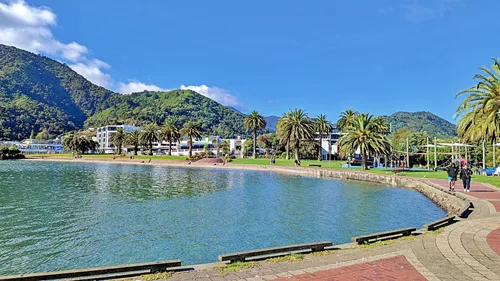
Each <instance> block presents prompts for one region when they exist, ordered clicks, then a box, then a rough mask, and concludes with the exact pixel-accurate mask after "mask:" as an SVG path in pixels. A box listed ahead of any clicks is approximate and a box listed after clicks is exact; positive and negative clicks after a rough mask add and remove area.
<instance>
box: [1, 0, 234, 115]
mask: <svg viewBox="0 0 500 281" xmlns="http://www.w3.org/2000/svg"><path fill="white" fill-rule="evenodd" d="M56 24H57V17H56V14H54V13H53V12H52V11H51V10H50V9H49V8H47V7H35V6H31V5H29V4H28V3H26V1H24V0H13V1H7V2H5V0H0V44H5V45H10V46H15V47H18V48H20V49H23V50H27V51H31V52H34V53H44V54H47V55H51V56H54V57H56V59H61V60H62V61H63V62H68V65H69V67H71V68H72V69H73V70H74V71H76V72H77V73H79V74H80V75H82V76H83V77H85V78H87V79H88V80H89V81H91V82H92V83H94V84H97V85H99V86H102V87H106V88H109V89H113V90H116V91H118V92H119V93H122V94H130V93H133V92H142V91H144V90H149V91H166V90H168V89H163V88H161V87H159V86H156V85H148V84H144V83H142V82H139V81H133V82H129V83H120V82H117V81H114V80H113V78H112V77H111V75H110V74H108V73H106V70H108V69H110V68H111V67H110V65H108V64H107V63H105V62H103V61H101V60H98V59H95V58H91V57H89V56H88V54H89V49H88V48H87V47H86V46H84V45H81V44H79V43H77V42H70V43H68V44H65V43H63V42H60V41H58V40H57V39H56V38H54V35H53V33H52V31H51V28H52V27H54V26H55V25H56ZM181 89H190V90H193V91H196V92H198V93H200V94H202V95H204V96H206V97H208V98H211V99H213V100H215V101H217V102H219V103H221V104H223V105H226V106H238V105H239V104H238V101H237V99H236V97H235V96H233V95H231V94H230V93H229V91H228V90H226V89H222V88H217V87H208V86H207V85H199V86H184V85H182V86H181Z"/></svg>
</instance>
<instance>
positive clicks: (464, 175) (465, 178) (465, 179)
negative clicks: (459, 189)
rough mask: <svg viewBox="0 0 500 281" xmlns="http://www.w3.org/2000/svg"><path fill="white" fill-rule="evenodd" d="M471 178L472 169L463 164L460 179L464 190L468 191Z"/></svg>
mask: <svg viewBox="0 0 500 281" xmlns="http://www.w3.org/2000/svg"><path fill="white" fill-rule="evenodd" d="M471 178H472V170H471V169H470V168H469V167H468V166H467V164H465V165H464V167H463V168H462V170H461V171H460V179H461V180H462V183H463V185H464V192H470V181H471Z"/></svg>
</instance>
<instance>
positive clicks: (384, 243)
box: [359, 235, 415, 249]
mask: <svg viewBox="0 0 500 281" xmlns="http://www.w3.org/2000/svg"><path fill="white" fill-rule="evenodd" d="M413 239H415V236H413V235H409V236H403V237H399V238H397V239H391V240H384V241H377V242H373V243H365V244H362V245H359V247H360V248H364V249H366V248H375V247H378V246H385V245H391V244H394V243H396V242H398V241H408V240H413Z"/></svg>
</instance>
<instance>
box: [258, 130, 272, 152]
mask: <svg viewBox="0 0 500 281" xmlns="http://www.w3.org/2000/svg"><path fill="white" fill-rule="evenodd" d="M257 142H258V143H259V146H260V147H262V148H264V150H265V151H266V154H269V151H270V150H271V148H272V139H271V136H270V134H265V135H260V136H258V137H257Z"/></svg>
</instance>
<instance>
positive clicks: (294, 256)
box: [267, 253, 304, 262]
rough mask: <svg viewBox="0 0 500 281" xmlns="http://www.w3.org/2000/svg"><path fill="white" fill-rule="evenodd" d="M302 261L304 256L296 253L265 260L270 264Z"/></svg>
mask: <svg viewBox="0 0 500 281" xmlns="http://www.w3.org/2000/svg"><path fill="white" fill-rule="evenodd" d="M303 259H304V255H302V254H297V253H291V254H289V255H286V256H282V257H276V258H270V259H267V261H270V262H294V261H300V260H303Z"/></svg>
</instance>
